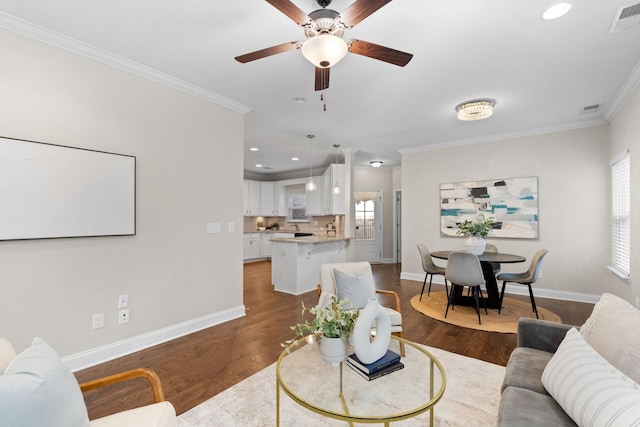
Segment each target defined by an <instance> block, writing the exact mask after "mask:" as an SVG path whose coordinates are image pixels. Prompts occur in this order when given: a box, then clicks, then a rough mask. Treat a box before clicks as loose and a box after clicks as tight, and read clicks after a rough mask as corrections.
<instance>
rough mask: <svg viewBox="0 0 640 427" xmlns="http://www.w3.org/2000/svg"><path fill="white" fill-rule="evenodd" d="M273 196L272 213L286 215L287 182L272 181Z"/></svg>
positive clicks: (287, 210)
mask: <svg viewBox="0 0 640 427" xmlns="http://www.w3.org/2000/svg"><path fill="white" fill-rule="evenodd" d="M274 184H275V185H274V189H273V197H274V203H275V206H274V207H275V209H274V215H275V216H287V214H288V212H289V209H288V206H287V182H286V181H276V182H275V183H274Z"/></svg>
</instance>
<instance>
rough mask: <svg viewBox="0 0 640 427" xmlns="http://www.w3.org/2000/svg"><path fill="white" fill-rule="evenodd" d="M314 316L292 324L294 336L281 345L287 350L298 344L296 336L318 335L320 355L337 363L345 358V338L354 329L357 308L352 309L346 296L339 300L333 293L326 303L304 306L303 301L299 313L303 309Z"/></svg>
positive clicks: (335, 364) (303, 311)
mask: <svg viewBox="0 0 640 427" xmlns="http://www.w3.org/2000/svg"><path fill="white" fill-rule="evenodd" d="M307 310H308V311H309V313H311V314H313V315H314V316H315V317H314V318H313V319H312V320H311V321H309V320H308V319H307V320H305V321H304V323H298V324H296V325H295V326H292V327H291V330H293V331H294V332H295V336H294V337H293V338H292V339H290V340H287V341H286V342H284V343H283V344H282V346H283V347H285V348H286V350H287V351H290V347H291V346H292V345H297V343H298V341H297V339H298V338H299V337H303V336H305V335H308V334H315V333H318V334H321V335H322V336H321V338H320V353H321V354H322V358H323V359H324V360H325V361H327V362H330V363H332V364H333V365H334V366H337V365H338V363H339V362H340V361H342V360H344V359H345V358H346V357H347V339H348V338H349V334H350V333H351V331H352V330H353V327H354V325H355V322H356V319H357V318H358V314H359V310H358V309H353V308H352V306H351V303H350V302H349V298H345V299H342V300H340V301H338V298H336V296H335V295H331V296H330V297H329V298H327V302H326V303H325V304H323V303H318V305H316V306H314V307H311V308H309V309H307V308H306V307H305V306H304V303H302V315H303V316H304V313H305V312H306V311H307Z"/></svg>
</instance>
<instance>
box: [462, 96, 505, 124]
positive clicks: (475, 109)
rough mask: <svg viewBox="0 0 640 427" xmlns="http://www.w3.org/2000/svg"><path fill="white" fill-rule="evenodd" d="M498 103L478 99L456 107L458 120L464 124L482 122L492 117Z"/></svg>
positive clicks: (491, 100)
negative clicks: (475, 121)
mask: <svg viewBox="0 0 640 427" xmlns="http://www.w3.org/2000/svg"><path fill="white" fill-rule="evenodd" d="M495 105H496V101H494V100H493V99H476V100H473V101H467V102H463V103H462V104H459V105H458V106H456V111H457V112H458V119H459V120H462V121H464V122H468V121H473V120H482V119H486V118H488V117H491V115H492V114H493V107H494V106H495Z"/></svg>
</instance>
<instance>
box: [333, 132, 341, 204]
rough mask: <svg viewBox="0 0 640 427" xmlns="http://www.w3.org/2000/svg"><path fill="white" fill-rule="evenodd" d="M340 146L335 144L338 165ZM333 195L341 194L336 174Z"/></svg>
mask: <svg viewBox="0 0 640 427" xmlns="http://www.w3.org/2000/svg"><path fill="white" fill-rule="evenodd" d="M339 147H340V144H333V148H335V149H336V165H337V164H338V148H339ZM333 194H340V186H339V185H338V174H336V183H335V184H334V185H333Z"/></svg>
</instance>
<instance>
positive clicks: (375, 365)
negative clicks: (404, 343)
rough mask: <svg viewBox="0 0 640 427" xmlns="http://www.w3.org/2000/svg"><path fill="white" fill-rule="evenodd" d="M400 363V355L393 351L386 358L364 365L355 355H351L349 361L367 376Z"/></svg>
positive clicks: (389, 351) (388, 352)
mask: <svg viewBox="0 0 640 427" xmlns="http://www.w3.org/2000/svg"><path fill="white" fill-rule="evenodd" d="M399 361H400V355H399V354H398V353H396V352H394V351H391V350H387V353H386V354H385V355H384V356H382V357H381V358H380V359H378V360H376V361H375V362H372V363H362V362H361V361H360V359H358V356H356V355H355V354H350V355H349V359H348V360H347V362H349V363H350V364H351V365H352V366H354V367H356V368H358V369H360V370H361V371H362V372H364V373H365V374H373V373H375V372H377V371H379V370H380V369H383V368H386V367H387V366H389V365H393V364H394V363H396V362H399Z"/></svg>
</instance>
